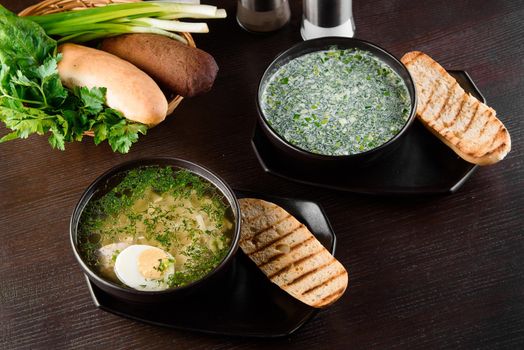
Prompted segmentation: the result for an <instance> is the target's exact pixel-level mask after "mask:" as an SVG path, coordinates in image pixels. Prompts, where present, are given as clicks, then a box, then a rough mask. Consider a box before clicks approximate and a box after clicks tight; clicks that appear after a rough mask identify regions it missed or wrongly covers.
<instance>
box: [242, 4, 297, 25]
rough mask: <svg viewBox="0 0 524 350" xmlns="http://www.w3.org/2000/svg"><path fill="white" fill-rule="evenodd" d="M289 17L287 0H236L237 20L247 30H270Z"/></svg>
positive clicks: (285, 21) (283, 23)
mask: <svg viewBox="0 0 524 350" xmlns="http://www.w3.org/2000/svg"><path fill="white" fill-rule="evenodd" d="M290 18H291V11H290V10H289V3H288V0H238V2H237V22H238V24H239V25H240V26H241V27H242V28H244V29H245V30H247V31H249V32H271V31H274V30H277V29H279V28H281V27H283V26H284V25H285V24H286V23H287V22H289V19H290Z"/></svg>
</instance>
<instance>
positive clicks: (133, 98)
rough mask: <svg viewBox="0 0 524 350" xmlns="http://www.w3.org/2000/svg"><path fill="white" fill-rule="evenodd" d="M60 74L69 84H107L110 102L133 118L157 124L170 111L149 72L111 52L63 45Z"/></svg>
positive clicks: (149, 123)
mask: <svg viewBox="0 0 524 350" xmlns="http://www.w3.org/2000/svg"><path fill="white" fill-rule="evenodd" d="M58 51H59V52H60V53H62V59H61V60H60V62H59V64H58V74H59V75H60V79H61V80H62V83H63V84H64V85H65V86H66V87H68V88H73V87H75V86H80V87H82V86H85V87H88V88H93V87H105V88H106V89H107V93H106V99H107V101H106V103H107V105H108V106H109V107H111V108H114V109H116V110H117V111H120V112H122V114H124V116H125V117H126V118H127V119H129V120H132V121H135V122H139V123H143V124H147V125H149V126H153V125H156V124H158V123H160V122H161V121H163V120H164V119H165V117H166V113H167V100H166V97H165V96H164V94H163V93H162V91H161V90H160V88H159V87H158V85H157V84H156V83H155V81H154V80H153V79H152V78H151V77H149V76H148V75H147V74H146V73H144V72H142V71H141V70H140V69H138V68H137V67H135V66H134V65H132V64H131V63H129V62H127V61H124V60H123V59H120V58H118V57H116V56H114V55H112V54H110V53H107V52H104V51H100V50H96V49H92V48H90V47H86V46H81V45H76V44H63V45H61V46H59V48H58Z"/></svg>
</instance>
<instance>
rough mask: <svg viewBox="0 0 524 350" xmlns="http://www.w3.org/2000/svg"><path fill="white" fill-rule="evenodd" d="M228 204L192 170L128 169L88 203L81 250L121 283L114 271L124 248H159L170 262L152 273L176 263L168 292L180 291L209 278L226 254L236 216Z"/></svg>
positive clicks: (168, 278)
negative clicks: (109, 187)
mask: <svg viewBox="0 0 524 350" xmlns="http://www.w3.org/2000/svg"><path fill="white" fill-rule="evenodd" d="M225 203H226V202H225V200H224V198H223V196H222V194H221V193H220V192H219V191H218V190H217V189H216V187H215V186H214V185H212V184H211V183H209V182H208V181H206V180H204V179H202V178H201V177H199V176H197V175H195V174H193V173H191V172H189V171H186V170H177V171H175V170H173V168H171V167H157V166H151V167H143V168H139V169H134V170H130V171H128V172H127V173H126V174H125V176H124V178H123V180H122V181H121V182H120V183H119V184H118V185H116V186H115V187H113V188H112V189H111V190H110V191H109V192H107V193H106V194H104V195H103V196H102V197H99V198H95V199H92V200H91V201H90V202H89V203H88V204H87V206H86V208H85V209H84V211H83V212H82V215H81V218H80V223H79V227H78V240H79V250H80V253H81V255H82V256H83V259H84V261H85V262H87V264H88V265H89V266H90V267H91V268H93V269H94V270H95V271H97V272H98V273H99V274H100V275H101V276H102V277H104V278H106V279H109V280H111V281H113V282H117V283H119V280H118V279H117V277H116V275H115V270H114V269H115V261H116V260H117V257H118V255H119V253H120V251H122V249H125V248H126V247H129V246H132V245H147V246H152V247H156V248H160V249H162V250H163V251H165V252H167V253H168V255H166V256H169V255H170V256H171V257H172V258H170V259H168V260H169V261H168V260H167V259H166V260H165V261H163V260H159V262H160V264H159V266H158V267H153V268H154V269H155V270H158V271H159V273H158V274H160V272H163V271H164V270H167V266H166V264H173V265H174V272H173V273H171V274H169V276H166V278H165V281H166V284H167V285H166V288H168V287H177V286H182V285H184V284H187V283H190V282H192V281H195V280H198V279H200V278H201V277H203V276H205V275H206V274H208V273H209V272H210V271H211V270H212V269H214V268H215V267H216V266H217V265H218V264H219V263H220V262H221V261H222V259H223V258H224V257H225V255H226V254H227V252H228V250H229V247H230V243H231V238H232V233H233V214H232V211H231V209H230V207H229V205H227V204H225ZM160 254H162V253H160ZM117 267H118V266H117ZM172 270H173V269H172V267H170V269H169V271H172ZM116 272H117V273H118V271H116ZM153 272H155V271H153ZM150 275H151V273H150ZM141 278H142V277H141ZM148 282H149V281H148ZM159 283H160V282H159ZM144 288H145V286H144ZM137 289H138V288H137Z"/></svg>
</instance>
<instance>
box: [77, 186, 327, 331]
mask: <svg viewBox="0 0 524 350" xmlns="http://www.w3.org/2000/svg"><path fill="white" fill-rule="evenodd" d="M235 193H236V194H237V197H238V198H244V197H252V198H260V199H264V200H267V201H270V202H273V203H275V204H278V205H280V206H281V207H282V208H284V209H286V210H287V211H288V212H290V213H291V214H292V215H294V216H295V217H296V218H297V219H298V220H299V221H301V222H303V223H304V224H305V225H306V226H307V227H308V228H309V229H310V231H311V232H312V233H313V234H314V235H315V237H317V239H318V240H319V241H320V243H322V245H324V247H326V248H327V249H328V250H329V251H330V252H331V253H332V254H334V253H335V245H336V238H335V233H334V232H333V229H332V228H331V224H330V223H329V221H328V219H327V217H326V215H325V213H324V211H323V210H322V208H321V207H320V206H319V205H318V204H316V203H314V202H310V201H305V200H297V199H290V198H281V197H274V196H267V195H261V194H257V193H250V192H247V191H235ZM234 259H235V260H234V261H233V263H232V265H231V268H230V271H229V272H228V274H227V276H226V277H225V278H224V281H223V283H221V284H220V285H221V287H220V288H219V289H217V288H215V289H212V290H210V289H206V290H203V291H202V292H200V291H199V292H198V294H192V295H190V296H188V297H187V298H186V299H185V300H184V303H183V304H180V303H176V304H175V303H162V304H155V305H149V304H138V303H130V302H127V301H125V300H121V299H118V298H115V297H113V296H111V295H109V294H107V293H105V292H103V291H102V290H101V289H99V288H98V287H97V286H95V285H94V284H92V283H91V282H89V280H88V281H87V282H88V286H89V289H90V292H91V296H92V297H93V301H94V302H95V305H96V306H97V307H99V308H100V309H102V310H105V311H109V312H112V313H114V314H117V315H120V316H124V317H128V318H131V319H134V320H139V321H143V322H147V323H152V324H155V325H161V326H166V327H171V328H176V329H182V330H191V331H199V332H205V333H213V334H222V335H234V336H247V337H280V336H286V335H289V334H291V333H293V332H294V331H296V330H297V329H298V328H300V327H301V326H302V325H303V324H304V323H305V322H307V321H308V320H309V319H311V318H312V317H313V316H314V315H315V314H316V312H317V310H316V309H314V308H312V307H309V306H307V305H306V304H303V303H301V302H300V301H298V300H296V299H294V298H293V297H291V296H290V295H288V294H287V293H286V292H284V291H283V290H281V289H280V288H279V287H278V286H276V285H274V284H273V283H271V282H270V281H269V280H268V279H267V278H266V276H265V275H264V274H263V273H262V272H261V271H260V270H259V269H258V268H257V267H256V265H255V264H254V263H253V262H251V260H249V258H247V257H246V256H245V255H244V254H243V253H242V251H241V250H240V249H239V250H238V252H237V254H236V256H235V258H234Z"/></svg>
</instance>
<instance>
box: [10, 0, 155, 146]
mask: <svg viewBox="0 0 524 350" xmlns="http://www.w3.org/2000/svg"><path fill="white" fill-rule="evenodd" d="M56 50H57V43H56V41H55V40H53V39H51V38H49V37H48V36H47V35H46V34H45V32H44V30H43V29H42V28H41V27H40V26H39V25H38V24H36V23H34V22H32V21H30V20H28V19H25V18H20V17H18V16H16V15H14V14H13V13H11V12H9V11H8V10H6V9H5V8H4V7H2V6H1V5H0V121H1V122H3V123H4V124H5V126H6V127H7V128H9V129H10V130H11V132H10V133H8V134H6V135H4V136H3V137H2V138H0V143H1V142H6V141H10V140H14V139H17V138H21V139H25V138H27V137H28V136H29V135H31V134H38V135H44V134H49V143H50V145H51V146H52V147H53V148H58V149H60V150H63V149H65V143H66V142H72V141H81V140H82V137H83V135H84V133H85V132H86V131H90V130H91V131H93V133H94V141H95V144H99V143H100V142H102V141H104V140H107V141H108V143H109V145H110V146H111V148H112V149H113V151H115V152H120V153H127V152H128V151H129V149H130V147H131V145H132V144H133V143H134V142H136V141H137V140H138V135H139V134H145V133H146V131H147V126H146V125H143V124H139V123H134V122H131V121H129V120H127V119H125V118H124V116H123V115H122V114H121V113H120V112H118V111H116V110H114V109H111V108H108V107H106V106H105V102H106V97H105V96H106V89H105V88H97V87H95V88H92V89H88V88H86V87H82V88H75V89H73V90H68V89H66V88H65V87H64V86H63V85H62V83H61V81H60V77H59V75H58V62H59V61H60V59H61V55H60V54H56Z"/></svg>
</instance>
